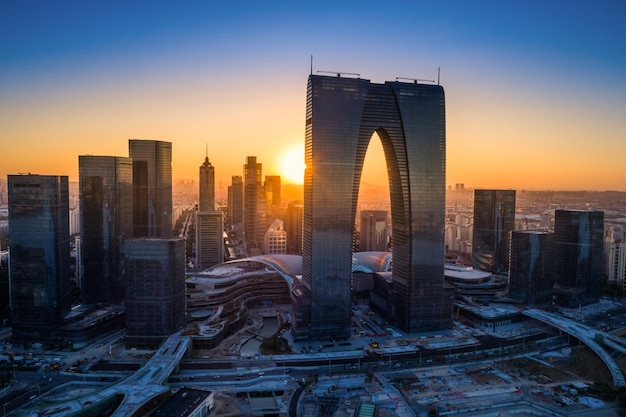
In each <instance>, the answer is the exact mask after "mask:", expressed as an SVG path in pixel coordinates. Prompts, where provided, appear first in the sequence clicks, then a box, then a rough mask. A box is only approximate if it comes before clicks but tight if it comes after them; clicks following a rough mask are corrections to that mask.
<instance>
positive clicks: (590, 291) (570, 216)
mask: <svg viewBox="0 0 626 417" xmlns="http://www.w3.org/2000/svg"><path fill="white" fill-rule="evenodd" d="M603 260H604V212H602V211H578V210H556V211H555V213H554V274H555V280H556V284H557V288H555V293H556V296H557V303H559V304H560V305H566V306H570V307H578V305H580V304H583V305H585V304H590V303H593V302H596V301H597V300H599V299H600V296H601V295H602V273H603Z"/></svg>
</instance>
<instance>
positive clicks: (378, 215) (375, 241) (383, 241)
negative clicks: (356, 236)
mask: <svg viewBox="0 0 626 417" xmlns="http://www.w3.org/2000/svg"><path fill="white" fill-rule="evenodd" d="M387 217H388V213H387V211H385V210H362V211H361V234H360V236H361V240H360V243H359V247H360V249H361V251H362V252H368V251H378V252H385V251H387V250H389V248H388V246H387V245H388V243H389V228H388V226H387V224H388V222H387Z"/></svg>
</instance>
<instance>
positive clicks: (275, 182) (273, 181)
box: [265, 175, 282, 213]
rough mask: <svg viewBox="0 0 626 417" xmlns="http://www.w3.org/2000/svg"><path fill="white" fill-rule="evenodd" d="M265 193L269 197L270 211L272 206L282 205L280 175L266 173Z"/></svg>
mask: <svg viewBox="0 0 626 417" xmlns="http://www.w3.org/2000/svg"><path fill="white" fill-rule="evenodd" d="M265 195H266V199H267V206H268V213H269V212H271V208H272V207H280V206H281V202H282V200H281V198H282V197H281V194H280V175H266V176H265Z"/></svg>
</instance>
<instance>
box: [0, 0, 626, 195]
mask: <svg viewBox="0 0 626 417" xmlns="http://www.w3.org/2000/svg"><path fill="white" fill-rule="evenodd" d="M625 20H626V4H623V3H621V2H615V1H607V0H605V1H599V2H595V3H594V4H593V7H591V5H590V4H589V3H588V2H582V1H573V2H567V3H561V2H549V3H545V2H534V1H531V2H523V3H502V2H497V1H485V2H481V3H480V4H475V3H467V2H462V1H444V2H443V3H436V4H434V3H429V2H424V3H422V2H406V1H396V2H391V3H389V2H387V3H385V5H384V7H381V6H378V7H375V6H374V5H371V4H368V3H363V2H358V3H357V2H342V3H340V4H338V3H334V2H333V3H331V2H324V1H320V2H316V3H315V4H306V5H299V4H297V3H292V2H273V3H264V4H263V5H262V6H250V7H240V5H239V4H232V5H230V4H219V5H217V6H215V5H213V4H209V3H196V4H185V5H174V4H172V5H164V4H154V3H145V4H144V3H143V2H138V3H133V4H126V3H123V2H111V3H107V4H106V5H104V4H98V3H90V2H74V1H69V2H63V3H40V2H37V3H35V2H33V3H32V4H31V1H25V2H4V3H3V4H2V5H0V55H1V56H2V57H3V59H2V61H1V62H0V126H2V129H0V146H1V147H0V177H3V178H6V175H8V174H17V173H20V172H24V173H26V172H32V173H38V174H42V175H68V176H69V177H70V180H76V179H77V173H78V156H79V155H114V156H127V155H128V139H131V138H145V139H155V140H163V141H169V142H172V145H173V178H174V179H197V176H198V167H199V166H200V165H201V164H202V162H203V161H204V158H205V154H207V153H208V157H209V160H210V161H211V163H212V164H213V165H214V166H215V170H216V182H217V181H223V182H227V183H230V179H231V177H232V176H233V175H242V172H243V164H244V163H245V159H246V157H247V156H256V157H257V160H258V161H259V162H260V163H262V164H263V175H281V177H282V178H283V179H284V180H285V181H287V175H289V174H292V173H293V171H294V170H296V169H297V168H294V167H291V166H290V165H289V164H286V163H284V162H285V161H287V160H294V159H295V158H296V157H297V155H301V153H299V152H300V151H299V150H301V149H303V145H304V127H305V120H304V119H305V105H306V83H307V77H308V75H309V74H310V73H311V72H313V73H314V74H318V71H327V70H328V71H335V72H337V71H338V72H342V71H345V72H350V73H359V74H360V75H359V76H360V77H361V78H365V79H369V80H371V81H372V82H377V83H380V82H385V81H395V80H396V77H409V78H419V79H427V80H432V81H434V82H436V81H437V79H438V78H439V75H440V83H441V85H442V86H443V87H444V89H445V93H446V125H447V145H446V152H447V156H446V163H447V174H446V183H447V184H448V185H451V186H454V184H456V183H464V184H465V186H466V187H467V188H505V189H520V190H521V189H525V190H571V191H582V190H597V191H603V190H616V191H623V190H626V182H625V181H624V180H623V178H622V175H621V170H620V167H621V165H622V159H623V155H624V154H626V140H624V139H625V136H624V135H625V134H624V132H626V117H624V110H625V109H626V78H624V76H623V74H625V73H626V26H625V25H624V24H623V22H624V21H625ZM311 57H312V62H311ZM438 68H440V74H439V73H438ZM320 74H321V73H320ZM324 75H326V74H325V73H324ZM424 82H431V81H424ZM372 143H373V146H372V148H371V150H368V155H367V161H366V167H365V172H364V176H363V181H365V182H367V183H373V184H376V183H380V182H381V181H384V178H386V176H385V175H386V167H385V163H384V158H383V156H382V152H381V149H382V147H381V146H380V143H379V140H378V139H377V138H375V139H374V140H373V141H372ZM287 149H289V151H288V153H284V152H287V151H286V150H287ZM294 149H295V150H294ZM294 152H295V153H294ZM288 155H291V156H288ZM294 155H295V156H294ZM302 159H303V158H302ZM298 163H299V164H301V163H302V162H298Z"/></svg>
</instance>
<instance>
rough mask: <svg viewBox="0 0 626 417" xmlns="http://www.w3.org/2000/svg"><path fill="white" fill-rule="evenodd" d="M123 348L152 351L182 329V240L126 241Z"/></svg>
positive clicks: (183, 258) (183, 286) (183, 249)
mask: <svg viewBox="0 0 626 417" xmlns="http://www.w3.org/2000/svg"><path fill="white" fill-rule="evenodd" d="M124 251H125V255H126V263H125V264H126V268H125V270H126V274H125V278H126V345H127V346H128V347H137V348H142V347H146V348H154V347H155V346H158V345H159V344H160V343H161V342H162V341H163V339H164V338H165V337H167V336H168V335H170V334H172V333H174V332H177V331H178V330H180V329H181V328H182V327H183V326H184V325H185V239H183V238H170V239H164V238H162V239H154V238H138V239H129V240H127V241H126V245H125V248H124Z"/></svg>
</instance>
